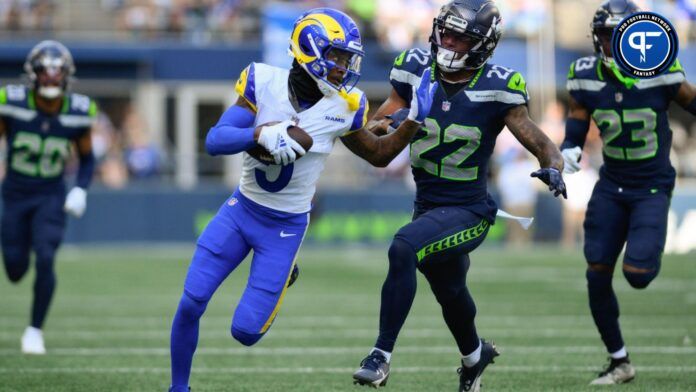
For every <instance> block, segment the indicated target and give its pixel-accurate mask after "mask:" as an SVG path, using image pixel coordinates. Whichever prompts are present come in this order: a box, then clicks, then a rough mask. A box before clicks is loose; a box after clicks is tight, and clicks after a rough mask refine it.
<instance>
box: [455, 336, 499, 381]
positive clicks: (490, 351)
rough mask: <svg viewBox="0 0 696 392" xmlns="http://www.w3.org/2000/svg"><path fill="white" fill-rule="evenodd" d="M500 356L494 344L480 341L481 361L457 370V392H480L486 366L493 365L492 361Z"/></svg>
mask: <svg viewBox="0 0 696 392" xmlns="http://www.w3.org/2000/svg"><path fill="white" fill-rule="evenodd" d="M498 355H500V353H499V352H498V350H496V348H495V344H494V343H488V342H486V341H485V340H483V339H481V359H479V361H478V362H477V363H476V365H474V366H472V367H466V366H464V362H463V361H462V367H460V368H459V369H457V373H459V392H469V391H471V392H478V391H480V390H481V375H482V374H483V371H484V370H486V366H488V365H489V364H491V363H493V359H494V358H495V357H497V356H498Z"/></svg>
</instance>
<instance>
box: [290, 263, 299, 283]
mask: <svg viewBox="0 0 696 392" xmlns="http://www.w3.org/2000/svg"><path fill="white" fill-rule="evenodd" d="M299 276H300V267H298V266H297V264H295V266H294V267H292V272H291V273H290V280H288V288H289V287H290V286H292V284H293V283H295V281H296V280H297V277H299Z"/></svg>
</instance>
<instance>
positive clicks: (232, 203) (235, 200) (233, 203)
mask: <svg viewBox="0 0 696 392" xmlns="http://www.w3.org/2000/svg"><path fill="white" fill-rule="evenodd" d="M238 201H239V200H237V198H236V197H232V198H230V200H229V201H227V205H228V206H230V207H232V206H234V205H235V204H237V202H238Z"/></svg>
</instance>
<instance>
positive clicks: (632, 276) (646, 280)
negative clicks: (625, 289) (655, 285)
mask: <svg viewBox="0 0 696 392" xmlns="http://www.w3.org/2000/svg"><path fill="white" fill-rule="evenodd" d="M657 272H658V270H657V269H655V270H653V271H651V272H629V271H626V270H624V271H623V274H624V276H625V277H626V280H627V281H628V284H630V285H631V287H633V288H635V289H644V288H646V287H648V285H649V284H650V282H652V281H653V279H655V277H657Z"/></svg>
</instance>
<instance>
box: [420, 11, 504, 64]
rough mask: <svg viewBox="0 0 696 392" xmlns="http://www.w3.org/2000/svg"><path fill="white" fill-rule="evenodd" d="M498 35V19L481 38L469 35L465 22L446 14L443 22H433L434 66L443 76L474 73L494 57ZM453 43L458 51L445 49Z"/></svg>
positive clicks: (478, 34)
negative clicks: (458, 72) (463, 71)
mask: <svg viewBox="0 0 696 392" xmlns="http://www.w3.org/2000/svg"><path fill="white" fill-rule="evenodd" d="M500 35H501V31H500V19H498V18H495V17H494V18H493V24H492V26H491V27H490V29H488V31H487V32H485V35H484V34H481V33H476V32H473V31H471V29H470V28H469V26H468V22H467V21H466V20H465V19H462V18H459V17H457V16H455V15H452V14H448V15H446V17H445V18H444V19H443V18H435V19H434V20H433V32H432V34H431V36H430V43H431V45H432V52H433V54H434V55H435V61H436V62H437V66H438V68H439V69H440V70H441V71H442V72H446V73H450V72H457V71H462V70H477V69H479V68H481V67H482V66H483V65H484V64H486V62H487V61H488V60H489V59H490V58H491V56H492V55H493V51H494V50H495V47H496V46H497V44H498V39H499V38H500ZM445 41H448V42H445ZM452 42H454V45H455V46H460V47H461V49H460V50H454V49H452V48H451V46H450V47H446V46H445V45H446V44H447V43H452ZM448 46H449V45H448Z"/></svg>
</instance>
